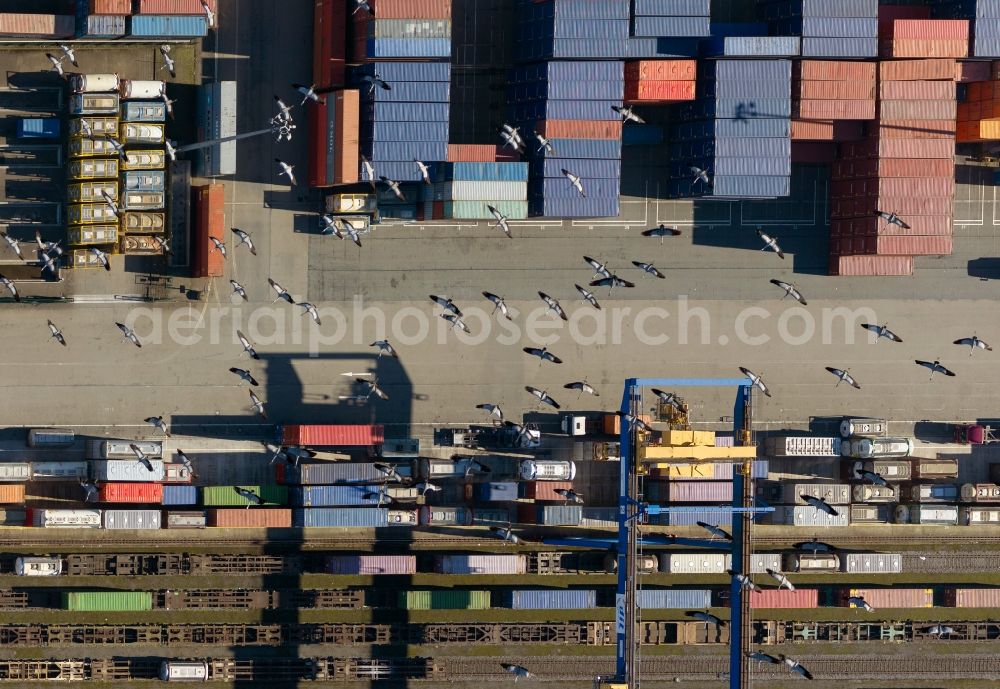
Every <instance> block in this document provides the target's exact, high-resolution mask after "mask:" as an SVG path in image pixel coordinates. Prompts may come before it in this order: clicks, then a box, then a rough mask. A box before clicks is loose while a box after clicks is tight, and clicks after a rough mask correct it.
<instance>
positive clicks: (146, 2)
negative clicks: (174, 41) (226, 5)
mask: <svg viewBox="0 0 1000 689" xmlns="http://www.w3.org/2000/svg"><path fill="white" fill-rule="evenodd" d="M208 6H209V7H210V8H211V10H212V12H213V13H216V15H218V13H217V12H216V10H217V9H218V8H217V7H216V0H208ZM135 13H136V14H199V15H203V14H205V10H204V8H203V7H202V6H201V0H136V3H135Z"/></svg>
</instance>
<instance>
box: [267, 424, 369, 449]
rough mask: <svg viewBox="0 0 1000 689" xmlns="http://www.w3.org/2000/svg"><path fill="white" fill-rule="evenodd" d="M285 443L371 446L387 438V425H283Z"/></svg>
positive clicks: (313, 445) (311, 445)
mask: <svg viewBox="0 0 1000 689" xmlns="http://www.w3.org/2000/svg"><path fill="white" fill-rule="evenodd" d="M282 438H283V440H282V442H283V443H284V444H285V445H303V446H306V447H370V446H373V445H381V444H382V442H383V441H384V440H385V427H384V426H383V425H382V424H374V425H337V424H326V425H301V424H289V425H286V426H283V427H282Z"/></svg>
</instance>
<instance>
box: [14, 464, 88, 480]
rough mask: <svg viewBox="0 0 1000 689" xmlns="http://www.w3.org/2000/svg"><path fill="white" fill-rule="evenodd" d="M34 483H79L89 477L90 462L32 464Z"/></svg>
mask: <svg viewBox="0 0 1000 689" xmlns="http://www.w3.org/2000/svg"><path fill="white" fill-rule="evenodd" d="M28 466H30V467H31V480H32V481H79V480H80V479H84V480H86V479H87V478H88V477H89V473H90V465H89V463H88V462H32V463H31V464H30V465H28Z"/></svg>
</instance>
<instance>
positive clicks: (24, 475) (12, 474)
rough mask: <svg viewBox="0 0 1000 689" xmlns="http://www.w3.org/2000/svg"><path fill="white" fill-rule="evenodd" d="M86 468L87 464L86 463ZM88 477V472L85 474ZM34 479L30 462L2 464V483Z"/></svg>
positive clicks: (0, 478) (0, 474)
mask: <svg viewBox="0 0 1000 689" xmlns="http://www.w3.org/2000/svg"><path fill="white" fill-rule="evenodd" d="M84 467H86V463H84ZM84 477H86V472H85V473H84ZM31 478H32V472H31V464H29V463H28V462H0V481H2V482H5V483H9V482H14V481H30V480H31Z"/></svg>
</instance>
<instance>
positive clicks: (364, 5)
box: [351, 0, 375, 17]
mask: <svg viewBox="0 0 1000 689" xmlns="http://www.w3.org/2000/svg"><path fill="white" fill-rule="evenodd" d="M354 4H355V5H356V7H355V8H354V11H353V12H352V13H351V14H357V13H358V12H359V11H360V10H364V11H365V12H367V13H368V14H370V15H372V16H373V17H374V16H375V11H374V10H372V6H371V5H369V4H368V0H354Z"/></svg>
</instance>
